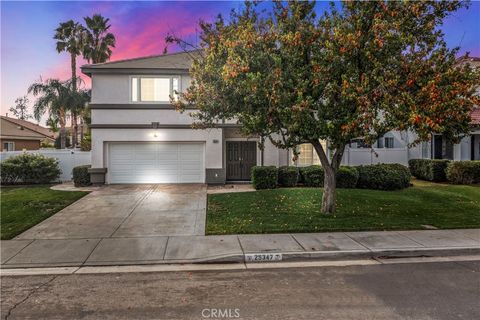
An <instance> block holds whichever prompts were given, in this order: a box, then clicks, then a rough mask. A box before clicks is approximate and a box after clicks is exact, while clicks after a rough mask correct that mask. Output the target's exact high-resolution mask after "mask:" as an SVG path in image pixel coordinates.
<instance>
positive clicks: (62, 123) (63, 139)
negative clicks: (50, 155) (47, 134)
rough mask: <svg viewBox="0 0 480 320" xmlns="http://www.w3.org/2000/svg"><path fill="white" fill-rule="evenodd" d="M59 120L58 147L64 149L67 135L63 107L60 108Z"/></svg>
mask: <svg viewBox="0 0 480 320" xmlns="http://www.w3.org/2000/svg"><path fill="white" fill-rule="evenodd" d="M58 121H59V122H60V149H65V147H66V144H67V135H66V132H65V110H64V108H61V109H60V117H59V119H58Z"/></svg>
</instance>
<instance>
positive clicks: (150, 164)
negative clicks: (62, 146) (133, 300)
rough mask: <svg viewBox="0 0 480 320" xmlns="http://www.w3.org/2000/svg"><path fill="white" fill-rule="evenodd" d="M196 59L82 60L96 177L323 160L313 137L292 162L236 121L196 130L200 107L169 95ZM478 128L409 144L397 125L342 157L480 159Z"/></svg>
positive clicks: (119, 179) (204, 176) (214, 178)
mask: <svg viewBox="0 0 480 320" xmlns="http://www.w3.org/2000/svg"><path fill="white" fill-rule="evenodd" d="M190 66H191V55H190V54H188V53H174V54H166V55H158V56H150V57H142V58H136V59H128V60H121V61H113V62H107V63H100V64H92V65H84V66H82V72H83V73H84V74H86V75H88V76H89V77H91V79H92V99H91V103H90V108H91V110H92V124H91V133H92V168H91V169H90V173H91V178H92V182H93V183H97V184H98V183H107V184H115V183H209V184H222V183H225V182H227V181H245V180H250V169H251V167H252V166H254V165H274V166H284V165H297V166H305V165H311V164H319V160H318V157H317V156H316V154H315V152H314V151H313V148H312V146H311V145H310V144H304V145H301V146H299V149H300V157H299V158H298V160H297V161H295V162H293V161H292V152H291V150H290V151H289V150H283V149H278V148H276V147H275V146H273V145H272V144H271V143H270V142H269V141H267V142H266V145H265V148H264V150H263V151H262V150H260V149H259V148H258V142H259V139H258V138H256V137H245V136H243V135H241V134H240V133H239V130H238V129H239V126H238V125H237V124H236V123H234V122H230V123H228V122H224V123H218V124H217V125H216V127H215V128H211V129H192V127H191V125H192V118H191V117H190V113H191V112H192V111H194V110H186V112H184V113H179V112H177V111H176V110H175V109H174V108H173V106H172V105H171V104H170V98H169V96H170V95H173V94H174V91H180V92H181V91H182V90H184V89H185V88H187V87H188V85H189V83H190V76H189V68H190ZM479 120H480V119H479ZM472 130H473V128H472ZM472 134H473V135H472V137H471V138H470V137H469V138H468V139H467V138H466V139H464V141H462V143H461V144H459V145H455V146H451V147H449V145H448V143H445V142H439V141H441V138H440V137H438V138H436V139H435V140H434V141H433V144H432V143H430V142H429V143H424V144H422V145H419V146H416V147H414V148H407V145H408V143H409V141H411V139H412V136H411V133H410V134H409V133H408V132H391V133H389V134H387V135H385V137H383V138H381V139H379V141H378V142H377V144H376V145H375V146H373V148H372V147H371V146H368V148H362V147H364V146H363V144H362V141H352V143H351V145H350V146H349V147H348V148H347V150H346V152H345V156H344V159H343V163H344V164H345V165H359V164H370V163H379V162H382V163H392V162H397V163H402V164H407V162H408V160H409V159H413V158H422V157H423V158H430V157H437V155H439V154H440V153H439V148H440V149H441V150H442V151H441V154H440V155H441V156H442V157H444V156H445V157H450V156H451V157H452V158H453V159H467V158H468V159H470V158H475V159H480V154H479V153H478V152H479V144H480V131H479V130H478V128H477V129H476V131H473V132H472ZM450 149H451V150H452V151H450ZM464 149H465V150H464Z"/></svg>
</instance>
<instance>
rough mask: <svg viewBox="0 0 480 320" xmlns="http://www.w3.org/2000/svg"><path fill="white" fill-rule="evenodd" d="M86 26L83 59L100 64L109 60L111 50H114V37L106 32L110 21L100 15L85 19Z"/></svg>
mask: <svg viewBox="0 0 480 320" xmlns="http://www.w3.org/2000/svg"><path fill="white" fill-rule="evenodd" d="M83 19H84V20H85V24H86V25H87V38H86V45H85V48H84V52H83V57H84V58H85V59H86V60H87V61H88V62H90V63H102V62H105V61H107V60H109V59H110V56H111V55H112V49H111V48H115V36H114V35H113V34H112V33H110V32H108V30H109V29H110V24H108V22H109V21H110V19H108V18H104V17H103V16H102V15H100V14H94V15H93V17H91V18H90V17H85V18H83Z"/></svg>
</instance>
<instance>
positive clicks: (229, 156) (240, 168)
mask: <svg viewBox="0 0 480 320" xmlns="http://www.w3.org/2000/svg"><path fill="white" fill-rule="evenodd" d="M226 149H227V152H226V167H227V180H230V181H232V180H233V181H242V180H244V181H248V180H250V171H251V169H252V167H253V166H255V165H256V164H257V143H256V142H255V141H227V142H226Z"/></svg>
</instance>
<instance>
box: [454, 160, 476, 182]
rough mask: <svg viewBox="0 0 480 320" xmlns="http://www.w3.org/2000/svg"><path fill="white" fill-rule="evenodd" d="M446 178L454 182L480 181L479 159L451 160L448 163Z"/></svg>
mask: <svg viewBox="0 0 480 320" xmlns="http://www.w3.org/2000/svg"><path fill="white" fill-rule="evenodd" d="M447 179H448V181H449V182H451V183H455V184H472V183H480V161H452V162H450V163H449V164H448V168H447Z"/></svg>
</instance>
